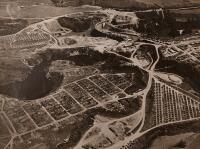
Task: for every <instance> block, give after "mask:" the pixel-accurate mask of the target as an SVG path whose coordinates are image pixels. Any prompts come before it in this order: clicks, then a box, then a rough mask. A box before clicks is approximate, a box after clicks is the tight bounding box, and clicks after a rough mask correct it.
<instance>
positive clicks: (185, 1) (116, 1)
mask: <svg viewBox="0 0 200 149" xmlns="http://www.w3.org/2000/svg"><path fill="white" fill-rule="evenodd" d="M52 2H53V3H54V4H55V5H57V6H63V7H64V6H79V5H97V6H102V7H109V8H111V7H112V8H121V9H125V8H130V9H131V8H132V9H148V8H159V7H163V8H179V7H191V6H198V5H200V0H168V1H166V0H52Z"/></svg>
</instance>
